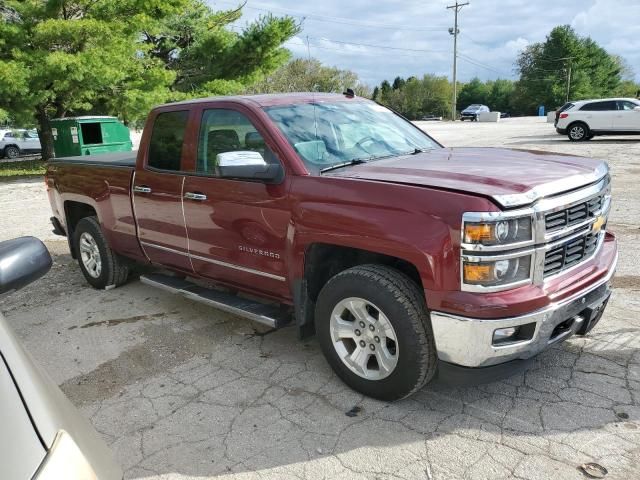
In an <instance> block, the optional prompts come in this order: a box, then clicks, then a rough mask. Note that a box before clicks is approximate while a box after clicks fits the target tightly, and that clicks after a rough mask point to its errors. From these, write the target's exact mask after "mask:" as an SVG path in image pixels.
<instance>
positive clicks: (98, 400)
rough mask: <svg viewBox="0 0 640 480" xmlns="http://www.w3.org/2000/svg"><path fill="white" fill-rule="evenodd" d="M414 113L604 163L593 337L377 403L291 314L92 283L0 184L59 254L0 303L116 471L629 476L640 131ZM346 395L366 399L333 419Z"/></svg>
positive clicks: (159, 474)
mask: <svg viewBox="0 0 640 480" xmlns="http://www.w3.org/2000/svg"><path fill="white" fill-rule="evenodd" d="M424 126H425V128H427V129H428V130H429V131H431V132H432V133H433V134H434V136H435V137H436V138H437V139H439V140H441V141H442V142H443V143H445V144H446V145H451V146H453V145H476V146H478V145H485V146H500V145H502V146H508V147H517V148H527V149H532V148H536V149H544V150H552V151H558V152H571V153H578V154H583V155H589V156H595V157H600V158H605V159H607V160H608V161H609V162H610V164H611V167H612V173H613V187H614V207H613V208H614V210H613V213H612V217H611V220H610V223H609V226H610V228H611V229H612V230H614V231H615V232H616V233H617V234H618V235H619V238H620V251H621V257H620V263H619V271H618V277H617V279H616V281H615V285H616V291H615V293H614V296H613V297H612V299H611V302H610V304H609V307H608V309H607V311H606V313H605V316H604V318H603V319H602V321H601V322H600V323H599V324H598V326H597V327H596V329H595V330H594V331H593V332H592V334H591V335H590V336H588V337H586V338H571V339H570V340H568V341H567V342H566V343H564V344H562V345H559V346H556V347H554V348H552V349H551V350H549V351H547V352H545V353H543V354H542V355H540V356H539V357H537V359H536V360H535V363H534V365H533V366H532V367H531V368H530V369H528V370H527V371H526V372H523V373H521V374H518V375H516V376H513V377H511V378H508V379H505V380H503V381H500V382H495V383H491V384H486V385H481V386H478V387H469V388H451V387H447V386H444V385H441V384H432V385H429V386H427V387H426V388H425V389H423V390H422V391H420V392H418V393H417V394H416V395H414V396H412V397H411V398H409V399H406V400H403V401H401V402H396V403H392V404H387V403H383V402H378V401H375V400H372V399H369V398H365V397H363V396H361V395H358V394H356V393H355V392H353V391H351V390H349V389H348V388H347V387H345V386H344V385H343V384H342V383H341V382H340V381H339V380H338V379H337V378H336V377H335V375H333V373H332V372H331V370H330V368H329V367H328V366H327V364H326V363H325V361H324V359H323V357H322V355H321V353H320V350H319V347H318V344H317V342H316V340H315V339H311V340H308V341H304V342H300V341H298V340H297V338H296V335H295V331H294V329H292V328H286V329H283V330H279V331H274V332H270V331H268V330H266V329H264V328H263V327H260V326H257V325H255V324H252V323H250V322H248V321H245V320H242V319H239V318H236V317H234V316H232V315H228V314H226V313H223V312H219V311H216V310H212V309H210V308H207V307H205V306H201V305H198V304H194V303H190V302H189V301H188V300H185V299H182V298H178V297H174V296H171V295H166V294H164V293H162V292H159V291H157V290H154V289H152V288H151V287H148V286H145V285H142V284H140V283H139V282H137V281H132V282H130V283H129V284H127V285H125V286H123V287H121V288H118V289H115V290H110V291H96V290H93V289H91V288H89V287H88V286H87V284H86V283H85V282H84V280H83V278H82V275H81V273H80V271H79V269H78V267H77V265H76V264H75V262H73V261H72V260H71V259H70V257H69V255H68V250H67V246H66V243H65V242H64V241H61V240H60V239H59V237H53V236H52V235H51V234H50V233H48V230H49V226H48V225H47V224H46V220H47V218H48V216H49V210H48V208H49V207H48V203H47V200H46V195H45V193H44V189H43V185H42V182H40V181H38V182H18V183H11V184H0V202H2V204H3V205H8V206H7V207H6V209H5V211H3V214H2V217H0V239H6V238H11V237H15V236H18V235H23V234H29V233H32V232H33V234H35V235H36V236H39V237H40V238H42V239H43V240H45V241H47V245H48V246H49V248H50V250H51V251H52V253H53V255H54V260H55V263H54V266H53V269H52V271H51V272H50V273H49V274H48V275H47V276H46V277H44V278H43V279H42V280H40V281H38V282H36V283H35V284H34V285H32V286H31V287H29V288H27V289H25V290H23V291H21V292H18V293H17V294H15V295H13V296H11V297H8V298H6V299H4V300H3V301H2V303H0V310H2V311H3V312H4V313H5V315H6V317H7V319H8V321H9V323H10V324H11V325H12V327H13V328H14V329H15V330H16V332H17V333H18V335H19V336H20V337H21V338H22V339H23V341H24V343H25V344H26V346H27V347H28V349H29V350H30V351H31V352H32V354H33V356H34V357H35V358H36V360H37V361H39V362H40V363H41V364H42V365H43V366H44V367H45V368H46V370H47V371H48V372H49V373H50V375H51V376H52V377H53V378H54V380H55V381H57V382H58V383H59V384H60V385H61V386H62V388H63V390H64V391H65V393H66V394H67V395H68V396H69V397H70V398H71V400H72V401H73V402H74V403H75V404H76V405H77V406H79V407H80V409H81V410H82V411H83V413H84V414H86V415H87V416H88V417H89V418H90V419H91V421H92V422H93V424H94V425H95V427H96V428H97V429H98V431H99V432H100V433H101V434H102V435H103V436H104V438H105V439H106V441H107V442H108V443H109V444H110V445H111V447H112V448H113V449H114V451H115V452H116V455H117V457H118V459H119V461H120V462H121V464H122V466H123V468H124V470H125V471H126V478H128V479H134V478H136V479H163V480H169V479H171V480H177V479H180V480H183V479H204V478H219V479H233V480H239V479H278V480H282V479H325V480H334V479H378V478H379V479H413V478H420V479H429V480H434V479H438V480H441V479H485V478H486V479H510V478H517V479H523V480H534V479H544V480H548V479H562V480H565V479H581V478H585V477H584V475H583V474H582V473H581V472H580V471H579V470H578V468H577V467H578V466H579V465H581V464H583V463H585V462H597V463H599V464H601V465H603V466H605V467H606V468H607V469H608V471H609V474H608V475H607V477H606V478H607V479H621V480H622V479H625V480H626V479H633V478H640V348H639V347H640V336H639V335H638V334H639V333H640V320H639V318H640V316H639V313H640V301H639V300H638V295H637V292H638V291H640V277H639V276H638V274H637V271H638V266H639V265H640V253H639V252H638V249H637V246H638V245H639V244H640V242H639V241H640V229H639V224H640V215H638V211H637V208H638V206H639V205H640V193H638V189H637V185H636V184H637V175H638V170H637V167H636V168H635V170H634V162H635V159H636V158H637V156H638V154H639V153H640V144H638V143H637V140H633V141H629V140H627V139H624V138H620V139H607V138H604V139H595V140H593V141H591V142H588V143H584V144H570V143H569V142H568V141H567V140H566V138H565V137H560V136H557V135H555V133H553V131H552V128H551V126H550V125H547V124H545V123H541V122H540V121H539V120H537V119H510V120H509V121H505V122H501V123H499V124H471V123H464V124H455V125H452V124H447V123H426V124H424ZM7 199H9V200H7ZM21 200H24V202H25V203H26V202H28V204H29V205H28V207H25V208H24V209H23V207H22V204H23V202H21ZM7 202H8V203H7ZM356 405H357V406H359V407H361V409H362V410H361V411H360V412H359V413H358V414H357V415H356V416H354V417H349V416H346V415H345V412H347V411H349V410H350V409H351V408H352V407H354V406H356Z"/></svg>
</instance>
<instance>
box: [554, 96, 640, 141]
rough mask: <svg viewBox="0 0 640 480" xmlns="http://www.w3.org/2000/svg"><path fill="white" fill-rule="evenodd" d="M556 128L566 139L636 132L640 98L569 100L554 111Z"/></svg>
mask: <svg viewBox="0 0 640 480" xmlns="http://www.w3.org/2000/svg"><path fill="white" fill-rule="evenodd" d="M555 127H556V131H557V132H558V133H559V134H561V135H568V136H569V140H572V141H574V142H579V141H581V140H591V139H592V138H593V137H595V136H596V135H640V100H637V99H635V98H603V99H599V100H581V101H579V102H569V103H566V104H564V105H563V106H562V108H561V109H560V110H559V111H558V114H557V117H556V122H555Z"/></svg>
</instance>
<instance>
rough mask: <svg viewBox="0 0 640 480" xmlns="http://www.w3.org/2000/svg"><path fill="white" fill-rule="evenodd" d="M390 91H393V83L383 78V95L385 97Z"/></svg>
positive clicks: (381, 90)
mask: <svg viewBox="0 0 640 480" xmlns="http://www.w3.org/2000/svg"><path fill="white" fill-rule="evenodd" d="M390 91H391V84H390V83H389V82H388V81H386V80H383V81H382V83H381V84H380V93H381V94H382V97H383V98H384V97H385V96H386V95H388V94H389V92H390Z"/></svg>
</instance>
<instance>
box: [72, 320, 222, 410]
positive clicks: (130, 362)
mask: <svg viewBox="0 0 640 480" xmlns="http://www.w3.org/2000/svg"><path fill="white" fill-rule="evenodd" d="M214 329H215V326H213V325H212V326H209V327H206V328H200V329H197V330H193V331H174V330H172V329H169V328H167V326H166V325H157V326H156V325H149V326H147V327H146V328H145V329H144V334H143V335H144V338H145V341H144V342H143V343H141V344H139V345H136V346H135V347H133V348H130V349H129V350H126V351H124V352H122V353H121V354H120V356H118V357H117V358H114V359H113V360H109V361H107V362H104V363H102V364H100V365H99V366H98V367H97V368H96V369H94V370H93V371H91V372H88V373H86V374H83V375H78V376H77V377H74V378H71V379H69V380H67V381H66V382H64V383H63V384H62V385H60V388H61V389H62V391H63V392H64V393H65V394H66V395H68V396H69V398H71V400H72V401H73V402H74V403H75V404H76V405H87V404H91V403H93V402H98V401H101V400H104V399H105V398H109V397H112V396H114V395H116V394H117V393H118V392H120V391H122V390H123V389H124V388H125V387H126V386H127V385H131V384H132V383H135V382H138V381H144V380H145V379H147V378H149V377H151V376H153V375H156V374H159V373H162V372H166V371H167V370H170V369H171V368H173V367H176V366H178V365H181V364H183V363H185V362H187V361H188V360H189V359H191V358H193V357H195V356H197V355H207V354H210V353H211V348H212V345H215V338H216V335H215V334H214Z"/></svg>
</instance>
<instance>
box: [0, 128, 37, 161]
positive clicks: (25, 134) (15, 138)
mask: <svg viewBox="0 0 640 480" xmlns="http://www.w3.org/2000/svg"><path fill="white" fill-rule="evenodd" d="M41 150H42V147H41V146H40V138H39V137H38V132H36V131H35V130H0V155H1V156H3V157H5V158H17V157H19V156H20V155H25V154H26V155H28V154H34V153H40V151H41Z"/></svg>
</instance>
